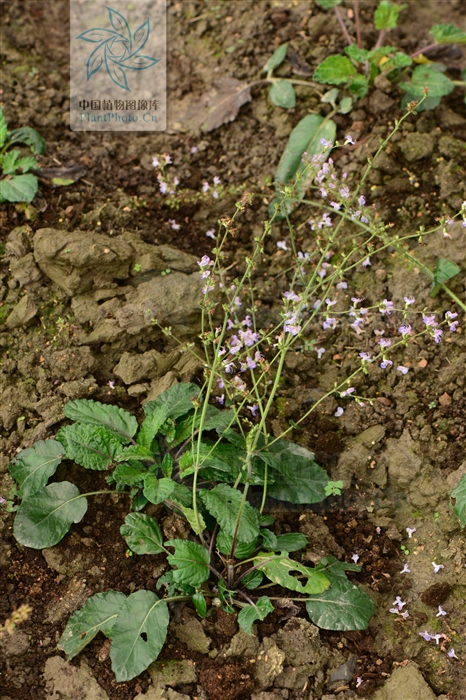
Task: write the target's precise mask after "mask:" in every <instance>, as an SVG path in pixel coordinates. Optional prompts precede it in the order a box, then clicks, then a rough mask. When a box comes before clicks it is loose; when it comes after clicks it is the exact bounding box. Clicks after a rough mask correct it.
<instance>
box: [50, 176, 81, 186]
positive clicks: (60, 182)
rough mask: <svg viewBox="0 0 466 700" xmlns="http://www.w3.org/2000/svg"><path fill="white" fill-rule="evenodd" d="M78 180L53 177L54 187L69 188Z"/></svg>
mask: <svg viewBox="0 0 466 700" xmlns="http://www.w3.org/2000/svg"><path fill="white" fill-rule="evenodd" d="M74 182H76V180H72V179H71V178H69V177H52V179H51V183H52V185H53V186H54V187H68V186H69V185H72V184H73V183H74Z"/></svg>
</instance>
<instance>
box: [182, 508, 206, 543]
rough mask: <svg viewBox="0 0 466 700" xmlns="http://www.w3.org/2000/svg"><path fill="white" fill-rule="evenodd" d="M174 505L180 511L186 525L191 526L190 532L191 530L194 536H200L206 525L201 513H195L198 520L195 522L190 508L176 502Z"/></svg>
mask: <svg viewBox="0 0 466 700" xmlns="http://www.w3.org/2000/svg"><path fill="white" fill-rule="evenodd" d="M176 505H177V506H178V508H179V509H180V510H181V512H182V513H183V515H184V517H185V518H186V520H187V521H188V523H189V524H190V525H191V530H193V532H194V533H195V534H196V535H201V534H202V533H203V532H204V530H205V529H206V524H205V521H204V518H203V517H202V513H199V511H198V512H197V517H198V520H196V516H195V513H194V510H193V509H192V508H189V507H188V506H185V505H182V504H181V503H178V502H177V504H176Z"/></svg>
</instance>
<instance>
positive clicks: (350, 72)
mask: <svg viewBox="0 0 466 700" xmlns="http://www.w3.org/2000/svg"><path fill="white" fill-rule="evenodd" d="M357 72H358V71H357V70H356V67H355V66H354V65H353V64H352V63H351V61H350V60H349V58H347V57H346V56H341V55H340V54H336V55H335V56H328V57H327V58H326V59H325V60H324V61H322V63H320V64H319V65H318V66H317V68H316V69H315V71H314V75H313V79H314V80H316V81H317V82H318V83H325V84H328V85H341V83H348V82H349V81H350V79H351V78H354V76H355V75H357Z"/></svg>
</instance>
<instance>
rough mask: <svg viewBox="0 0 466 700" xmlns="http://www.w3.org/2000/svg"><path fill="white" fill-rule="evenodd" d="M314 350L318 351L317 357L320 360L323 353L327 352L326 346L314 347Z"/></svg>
mask: <svg viewBox="0 0 466 700" xmlns="http://www.w3.org/2000/svg"><path fill="white" fill-rule="evenodd" d="M314 350H315V351H316V353H317V359H318V360H320V358H321V357H322V355H323V354H324V352H325V348H314Z"/></svg>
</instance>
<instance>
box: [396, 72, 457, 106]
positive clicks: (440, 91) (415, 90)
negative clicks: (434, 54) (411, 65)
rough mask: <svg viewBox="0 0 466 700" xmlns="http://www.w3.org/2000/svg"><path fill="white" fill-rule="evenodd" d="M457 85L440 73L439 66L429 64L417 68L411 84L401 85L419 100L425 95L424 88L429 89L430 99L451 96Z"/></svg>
mask: <svg viewBox="0 0 466 700" xmlns="http://www.w3.org/2000/svg"><path fill="white" fill-rule="evenodd" d="M454 87H455V84H454V83H453V82H452V81H451V80H450V79H449V78H447V77H446V75H443V73H441V72H440V70H439V66H438V64H435V63H434V64H432V63H430V64H427V65H422V66H417V68H415V69H414V70H413V73H412V75H411V81H410V82H409V83H400V88H401V89H402V90H404V91H405V92H408V93H409V94H410V95H413V96H414V97H415V99H419V98H420V97H422V96H423V94H424V88H429V98H433V97H443V96H444V95H449V94H450V92H452V90H453V89H454Z"/></svg>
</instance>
